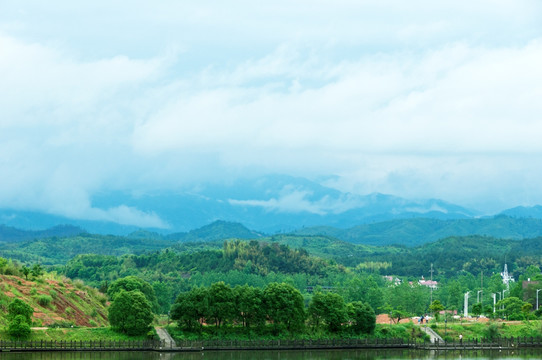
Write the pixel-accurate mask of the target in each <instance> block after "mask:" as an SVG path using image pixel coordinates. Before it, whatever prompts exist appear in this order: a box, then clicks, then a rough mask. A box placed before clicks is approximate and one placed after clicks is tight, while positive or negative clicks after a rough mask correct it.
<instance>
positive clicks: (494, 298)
mask: <svg viewBox="0 0 542 360" xmlns="http://www.w3.org/2000/svg"><path fill="white" fill-rule="evenodd" d="M491 296H493V314H495V304H496V303H497V294H495V293H493V294H491Z"/></svg>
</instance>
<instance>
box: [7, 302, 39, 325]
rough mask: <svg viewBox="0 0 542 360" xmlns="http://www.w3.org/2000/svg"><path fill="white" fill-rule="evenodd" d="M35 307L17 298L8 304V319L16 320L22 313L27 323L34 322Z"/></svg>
mask: <svg viewBox="0 0 542 360" xmlns="http://www.w3.org/2000/svg"><path fill="white" fill-rule="evenodd" d="M33 314H34V309H32V306H30V305H28V304H27V303H25V302H24V301H22V300H21V299H15V300H13V301H12V302H11V303H10V304H9V305H8V320H10V321H11V320H14V319H15V317H17V316H18V315H21V316H22V317H23V318H24V320H25V322H26V323H27V324H29V325H30V324H32V315H33Z"/></svg>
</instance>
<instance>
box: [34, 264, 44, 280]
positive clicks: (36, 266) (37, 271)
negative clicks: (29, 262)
mask: <svg viewBox="0 0 542 360" xmlns="http://www.w3.org/2000/svg"><path fill="white" fill-rule="evenodd" d="M31 273H32V276H34V277H40V276H41V275H43V269H42V268H41V265H40V264H34V266H32V271H31Z"/></svg>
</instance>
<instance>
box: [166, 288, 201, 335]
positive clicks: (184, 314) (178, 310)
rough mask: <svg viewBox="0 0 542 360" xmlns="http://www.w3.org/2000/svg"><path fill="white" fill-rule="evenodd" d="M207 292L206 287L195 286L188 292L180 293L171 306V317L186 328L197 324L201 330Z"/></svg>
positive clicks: (191, 327)
mask: <svg viewBox="0 0 542 360" xmlns="http://www.w3.org/2000/svg"><path fill="white" fill-rule="evenodd" d="M207 292H208V291H207V289H206V288H204V287H197V286H196V287H194V288H192V289H191V290H190V291H188V292H183V293H180V294H179V295H178V296H177V299H176V300H175V304H173V306H172V307H171V319H172V320H175V321H178V322H179V323H180V324H182V325H184V328H186V329H188V330H190V329H193V328H194V325H195V324H199V328H200V330H201V328H202V325H203V324H202V321H203V318H204V317H205V315H206V314H207V313H208V310H207V308H208V296H207Z"/></svg>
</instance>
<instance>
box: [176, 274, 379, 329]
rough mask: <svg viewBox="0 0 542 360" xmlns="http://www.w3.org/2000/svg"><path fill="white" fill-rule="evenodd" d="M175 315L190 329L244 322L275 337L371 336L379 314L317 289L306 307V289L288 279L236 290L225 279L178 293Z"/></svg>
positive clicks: (365, 305)
mask: <svg viewBox="0 0 542 360" xmlns="http://www.w3.org/2000/svg"><path fill="white" fill-rule="evenodd" d="M171 318H172V319H173V320H175V321H177V322H178V324H179V326H180V327H181V328H182V329H184V330H186V331H189V332H194V331H196V332H201V331H202V329H203V327H204V326H205V325H207V326H214V327H215V328H216V329H220V328H225V326H226V325H239V326H240V327H242V328H243V329H245V330H246V331H251V330H253V331H256V332H257V333H260V334H261V333H265V332H266V331H270V332H271V333H272V334H273V335H278V334H279V333H282V332H283V331H287V332H288V333H290V334H301V333H304V332H306V331H313V332H314V331H315V332H321V331H325V332H328V333H337V332H340V331H345V330H348V331H351V332H353V333H356V334H370V333H372V332H373V331H374V328H375V324H376V316H375V312H374V310H373V309H372V308H371V306H370V305H368V304H367V303H362V302H360V301H354V302H350V303H346V302H345V301H344V299H343V297H342V296H341V295H339V294H337V293H331V292H321V291H317V292H316V293H315V294H314V295H313V296H312V298H311V300H310V302H309V303H308V306H305V300H304V298H303V295H302V294H301V292H300V291H299V290H298V289H296V288H295V287H293V286H292V285H290V284H286V283H270V284H268V285H267V286H265V288H263V289H260V288H257V287H252V286H248V285H242V286H235V287H233V288H232V287H231V286H229V285H228V284H225V283H224V282H217V283H214V284H212V285H211V286H209V287H204V286H201V287H194V288H192V289H191V290H189V291H186V292H182V293H180V294H179V295H178V296H177V299H176V300H175V303H174V304H173V306H172V308H171Z"/></svg>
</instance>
